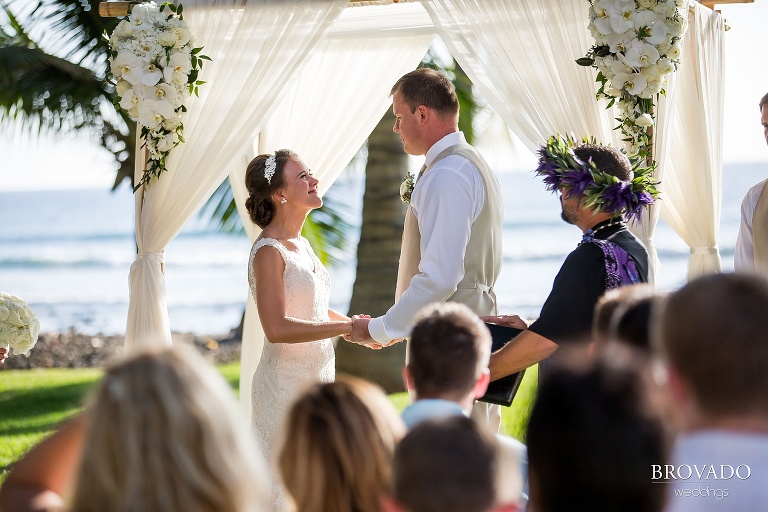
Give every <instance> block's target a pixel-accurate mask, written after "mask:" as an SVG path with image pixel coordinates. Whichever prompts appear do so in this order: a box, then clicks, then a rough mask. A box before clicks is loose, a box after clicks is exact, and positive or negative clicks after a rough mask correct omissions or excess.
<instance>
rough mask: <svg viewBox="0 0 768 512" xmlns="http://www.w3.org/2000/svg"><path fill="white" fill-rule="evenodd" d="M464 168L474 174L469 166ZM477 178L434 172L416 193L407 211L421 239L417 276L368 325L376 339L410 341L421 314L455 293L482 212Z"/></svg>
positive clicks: (441, 170)
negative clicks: (478, 217)
mask: <svg viewBox="0 0 768 512" xmlns="http://www.w3.org/2000/svg"><path fill="white" fill-rule="evenodd" d="M465 162H466V161H465ZM464 165H466V166H470V167H471V169H472V170H473V172H474V173H477V170H475V169H474V167H472V166H471V164H469V163H468V162H466V163H465V164H464ZM477 178H478V179H475V180H474V181H473V180H472V179H471V178H469V177H467V175H466V174H465V173H462V172H459V171H457V170H455V169H452V168H450V167H446V168H435V169H432V170H431V171H430V172H429V173H427V174H425V175H424V178H423V180H424V183H420V184H419V185H420V186H419V187H417V188H416V189H415V190H414V192H413V199H412V201H413V202H412V205H411V206H412V208H413V211H414V215H415V216H416V219H417V221H418V224H419V232H420V234H421V246H420V249H421V261H420V262H419V273H418V274H416V275H415V276H414V277H413V279H411V283H410V285H409V286H408V289H407V290H406V291H405V293H403V295H402V296H401V297H400V300H399V301H398V302H397V304H395V305H394V306H392V307H391V308H390V309H389V311H387V313H386V314H385V315H384V316H382V317H378V318H374V319H372V320H371V322H370V323H369V324H368V330H369V332H370V334H371V337H372V338H373V339H374V340H376V341H378V342H385V341H388V340H392V339H398V338H405V337H407V336H409V335H410V332H411V328H412V327H413V326H412V322H413V319H414V317H415V315H416V312H418V310H419V309H421V308H422V307H423V306H425V305H427V304H430V303H433V302H444V301H445V300H447V299H448V298H449V297H450V296H451V295H453V294H454V293H455V292H456V286H457V285H458V284H459V282H460V281H461V280H462V278H463V277H464V255H465V253H466V250H467V244H468V243H469V237H470V234H471V228H472V223H473V222H474V221H475V219H476V218H477V216H478V215H479V212H480V210H481V209H482V200H483V196H484V191H483V190H482V186H483V185H482V181H481V179H480V178H479V174H478V176H477ZM478 180H479V181H478ZM478 187H480V190H479V191H478ZM478 198H479V203H480V204H478Z"/></svg>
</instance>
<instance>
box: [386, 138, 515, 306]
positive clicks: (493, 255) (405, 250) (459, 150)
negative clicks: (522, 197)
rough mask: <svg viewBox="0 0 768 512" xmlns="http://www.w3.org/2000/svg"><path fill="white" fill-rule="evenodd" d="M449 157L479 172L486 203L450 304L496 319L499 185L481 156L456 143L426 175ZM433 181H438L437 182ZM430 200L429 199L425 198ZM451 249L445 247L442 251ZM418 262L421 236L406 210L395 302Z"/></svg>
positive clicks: (500, 220)
mask: <svg viewBox="0 0 768 512" xmlns="http://www.w3.org/2000/svg"><path fill="white" fill-rule="evenodd" d="M451 155H459V156H462V157H464V158H466V159H467V160H469V161H470V162H472V164H473V165H474V166H475V168H477V170H478V171H479V172H480V176H481V177H482V179H483V188H484V189H485V200H484V201H483V208H482V210H481V211H480V215H479V216H478V217H477V219H476V220H475V222H474V223H473V224H472V228H471V233H470V237H469V243H468V244H467V250H466V254H465V255H464V278H463V279H462V280H461V282H459V284H458V286H457V287H456V291H455V292H454V294H453V295H451V297H449V298H448V300H449V301H453V302H461V303H463V304H466V305H467V306H469V307H470V308H471V309H472V310H473V311H475V313H478V314H480V315H491V314H493V315H495V314H496V313H497V311H496V295H495V293H494V292H493V286H494V285H495V284H496V279H497V278H498V277H499V272H500V271H501V260H502V252H501V230H502V224H503V221H504V208H503V204H504V203H503V201H502V197H501V189H500V188H499V182H498V180H497V179H496V176H495V175H494V174H493V171H492V170H491V168H490V167H488V164H487V163H486V162H485V160H484V159H483V157H482V156H480V154H479V153H478V152H477V151H476V150H475V148H473V147H472V146H470V145H469V144H466V143H459V144H457V145H455V146H452V147H450V148H448V149H446V150H445V151H443V152H442V153H440V154H439V155H437V158H435V160H434V161H433V162H432V165H430V166H429V167H428V168H426V169H425V171H424V172H425V173H427V172H430V169H432V168H433V167H434V166H435V164H436V163H437V162H439V161H440V160H442V159H443V158H446V157H448V156H451ZM436 179H439V177H438V178H436ZM427 200H429V198H427ZM451 249H452V248H450V247H446V248H445V250H451ZM420 261H421V233H420V232H419V225H418V221H417V220H416V217H415V216H414V214H413V211H412V210H411V206H410V205H409V206H408V211H407V212H406V214H405V226H404V228H403V244H402V248H401V250H400V266H399V268H398V273H397V291H396V294H395V300H396V301H397V300H400V296H401V295H402V294H403V293H404V292H405V290H406V289H407V288H408V286H409V285H410V283H411V279H412V278H413V276H415V275H416V274H418V273H419V262H420Z"/></svg>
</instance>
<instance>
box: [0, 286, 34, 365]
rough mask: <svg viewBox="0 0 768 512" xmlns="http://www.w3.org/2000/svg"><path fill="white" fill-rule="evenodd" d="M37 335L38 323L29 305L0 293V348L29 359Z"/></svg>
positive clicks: (12, 296)
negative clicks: (9, 349)
mask: <svg viewBox="0 0 768 512" xmlns="http://www.w3.org/2000/svg"><path fill="white" fill-rule="evenodd" d="M39 334H40V322H38V321H37V317H36V316H35V314H34V313H33V312H32V309H31V308H30V307H29V305H28V304H27V303H26V302H24V301H23V300H22V299H20V298H18V297H16V296H15V295H10V294H8V293H5V292H2V293H0V347H10V348H12V349H13V353H14V354H24V355H25V356H27V357H29V351H30V350H32V348H33V347H34V346H35V343H37V336H38V335H39Z"/></svg>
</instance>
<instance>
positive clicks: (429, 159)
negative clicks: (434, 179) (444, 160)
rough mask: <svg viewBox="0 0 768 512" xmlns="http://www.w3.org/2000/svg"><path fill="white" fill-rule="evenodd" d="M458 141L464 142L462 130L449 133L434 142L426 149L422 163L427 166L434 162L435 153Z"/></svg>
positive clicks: (437, 153)
mask: <svg viewBox="0 0 768 512" xmlns="http://www.w3.org/2000/svg"><path fill="white" fill-rule="evenodd" d="M460 142H466V139H465V138H464V133H463V132H453V133H449V134H448V135H446V136H445V137H443V138H442V139H440V140H439V141H437V142H435V143H434V144H433V145H432V147H431V148H429V151H427V154H426V159H425V160H424V165H425V166H426V167H427V168H429V166H430V165H432V164H433V163H434V162H435V158H437V155H439V154H440V153H442V152H443V151H445V150H446V149H448V148H450V147H451V146H455V145H456V144H458V143H460Z"/></svg>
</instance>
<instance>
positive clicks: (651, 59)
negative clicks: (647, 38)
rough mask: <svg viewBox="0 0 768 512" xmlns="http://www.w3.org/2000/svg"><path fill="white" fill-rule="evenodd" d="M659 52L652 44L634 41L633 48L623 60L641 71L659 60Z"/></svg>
mask: <svg viewBox="0 0 768 512" xmlns="http://www.w3.org/2000/svg"><path fill="white" fill-rule="evenodd" d="M659 57H660V55H659V50H657V49H656V47H655V46H653V45H652V44H648V43H644V42H642V41H640V40H636V41H633V43H632V46H631V47H630V48H629V49H628V50H627V52H626V53H625V54H624V56H623V57H620V58H622V60H623V61H624V63H625V64H626V65H627V66H629V67H632V68H635V69H641V68H644V67H647V66H650V65H652V64H656V61H657V60H659Z"/></svg>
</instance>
